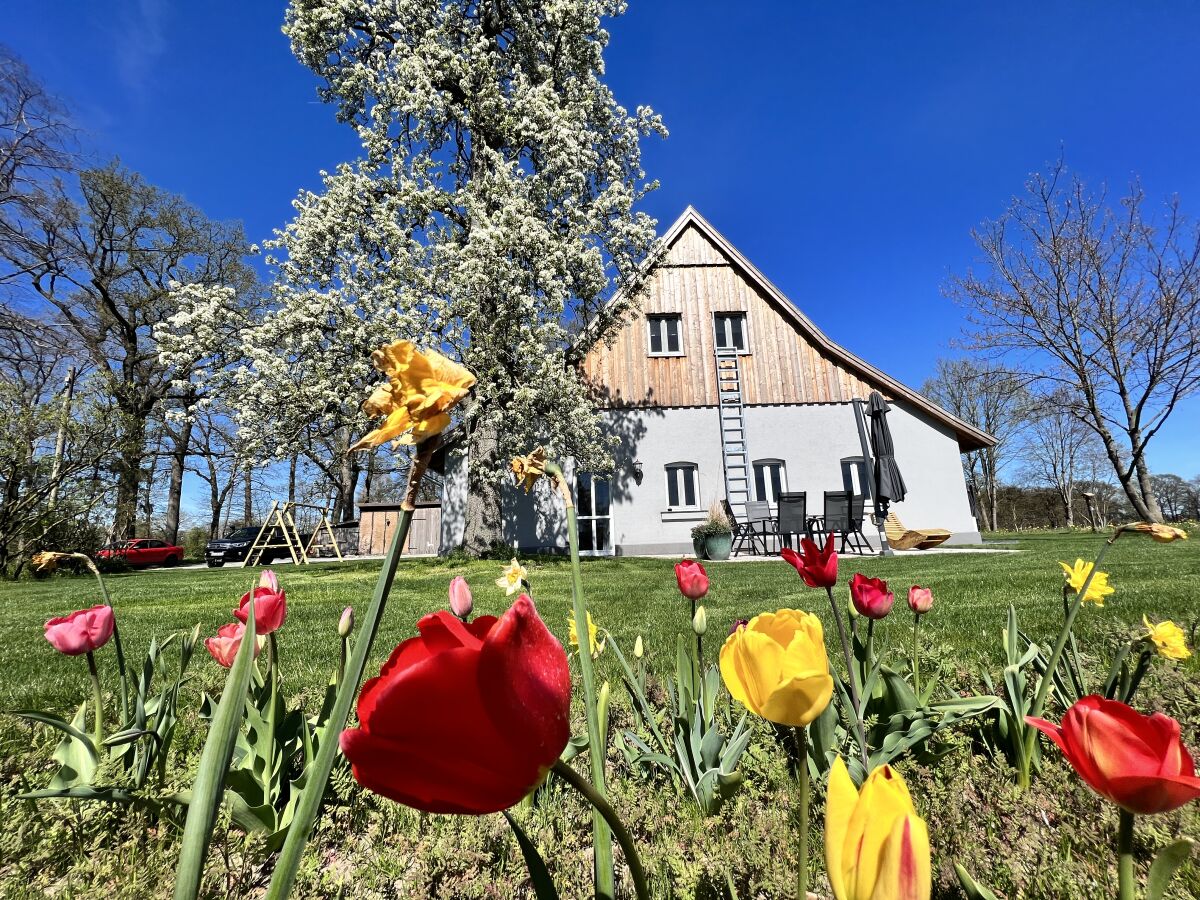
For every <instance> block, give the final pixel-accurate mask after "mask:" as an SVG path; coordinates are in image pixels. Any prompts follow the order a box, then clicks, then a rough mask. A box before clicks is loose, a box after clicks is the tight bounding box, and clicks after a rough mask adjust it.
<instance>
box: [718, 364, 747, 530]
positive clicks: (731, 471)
mask: <svg viewBox="0 0 1200 900" xmlns="http://www.w3.org/2000/svg"><path fill="white" fill-rule="evenodd" d="M717 415H718V416H720V419H721V460H722V462H723V463H724V466H725V498H726V499H727V500H728V501H729V506H730V507H731V508H732V509H733V514H734V516H736V517H737V519H738V520H739V521H743V520H744V519H745V516H746V504H747V503H748V502H749V500H750V455H749V453H748V452H747V449H746V411H745V409H744V408H743V406H742V371H741V364H740V363H739V362H738V354H737V351H736V350H717Z"/></svg>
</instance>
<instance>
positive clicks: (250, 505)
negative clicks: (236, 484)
mask: <svg viewBox="0 0 1200 900" xmlns="http://www.w3.org/2000/svg"><path fill="white" fill-rule="evenodd" d="M253 521H254V469H253V467H251V466H250V465H249V464H247V465H246V481H245V483H244V484H243V485H242V524H243V525H246V526H249V525H250V524H251V523H252V522H253Z"/></svg>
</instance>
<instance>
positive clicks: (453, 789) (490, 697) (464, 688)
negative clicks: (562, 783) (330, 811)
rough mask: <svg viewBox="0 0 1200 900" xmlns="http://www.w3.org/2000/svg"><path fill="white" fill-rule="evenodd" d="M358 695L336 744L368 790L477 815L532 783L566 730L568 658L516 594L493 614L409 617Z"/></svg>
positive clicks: (503, 805) (432, 808)
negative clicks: (407, 630)
mask: <svg viewBox="0 0 1200 900" xmlns="http://www.w3.org/2000/svg"><path fill="white" fill-rule="evenodd" d="M417 628H418V629H419V630H420V632H421V633H420V636H419V637H415V638H410V639H409V640H407V641H404V642H403V643H402V644H400V646H398V647H397V648H396V649H395V650H394V651H392V656H391V658H390V659H389V660H388V661H387V663H385V664H384V666H383V669H382V670H381V671H380V673H379V676H378V677H377V678H372V679H371V680H370V681H368V682H367V683H366V685H365V686H364V687H363V690H362V694H361V696H360V697H359V700H358V720H359V727H358V728H349V729H347V730H345V731H343V732H342V738H341V745H342V752H344V753H345V754H346V757H347V759H349V760H350V763H351V766H352V769H353V772H354V777H355V779H357V781H358V783H359V784H361V785H362V786H363V787H365V788H367V789H368V790H371V791H374V792H375V793H377V794H381V795H382V796H384V797H389V798H391V799H392V800H395V801H397V802H399V803H403V804H405V805H406V806H411V807H413V808H414V809H420V810H425V811H426V812H439V813H467V814H473V815H483V814H485V813H492V812H498V811H499V810H502V809H507V808H508V807H510V806H512V805H513V804H514V803H516V802H517V801H519V800H520V799H521V798H522V797H524V796H525V795H526V794H528V793H529V792H530V791H531V790H533V789H534V788H535V787H537V785H539V784H540V783H541V782H542V780H543V779H544V778H545V777H546V773H547V771H548V770H549V769H550V767H551V766H553V765H554V763H555V761H556V760H557V759H558V757H559V754H560V753H562V750H563V748H564V747H565V746H566V745H567V740H568V738H569V737H570V721H569V717H570V710H571V676H570V672H569V669H568V667H567V654H566V651H564V650H563V647H562V644H560V643H559V642H558V641H557V640H556V639H555V637H554V635H552V634H551V633H550V632H549V631H548V630H547V629H546V626H545V624H544V623H543V622H542V620H541V618H539V616H538V614H537V610H536V609H534V606H533V601H532V600H530V599H529V597H528V596H527V595H525V594H522V595H521V596H520V597H518V598H517V601H516V602H515V603H514V604H513V605H512V607H511V608H510V609H509V610H508V612H506V613H505V614H504V615H503V616H501V617H500V618H499V619H497V618H496V617H495V616H480V617H479V618H477V619H475V620H474V621H473V622H469V623H466V622H461V621H459V620H458V619H456V618H455V617H454V616H452V615H451V614H450V613H448V612H446V611H444V610H442V611H439V612H436V613H433V614H432V615H428V616H425V617H424V618H423V619H421V621H420V622H418V623H417Z"/></svg>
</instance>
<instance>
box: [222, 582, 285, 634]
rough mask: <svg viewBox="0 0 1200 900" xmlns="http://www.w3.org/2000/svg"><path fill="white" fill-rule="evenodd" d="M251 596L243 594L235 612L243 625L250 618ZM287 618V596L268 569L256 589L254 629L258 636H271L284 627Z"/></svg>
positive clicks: (234, 614)
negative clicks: (273, 632)
mask: <svg viewBox="0 0 1200 900" xmlns="http://www.w3.org/2000/svg"><path fill="white" fill-rule="evenodd" d="M249 604H250V594H249V593H246V594H242V602H241V603H240V604H238V608H237V609H235V610H234V611H233V616H234V618H235V619H237V620H238V621H239V622H241V623H242V624H243V625H244V624H245V623H246V619H247V618H249V612H248V606H249ZM286 618H287V594H286V593H284V592H283V591H281V590H280V589H279V579H277V578H276V577H275V573H274V572H272V571H271V570H270V569H267V570H266V571H265V572H263V573H262V577H260V578H259V580H258V587H256V588H255V589H254V628H255V631H256V632H257V633H258V634H263V635H266V634H270V633H271V632H272V631H278V630H279V629H280V628H282V627H283V622H284V620H285V619H286Z"/></svg>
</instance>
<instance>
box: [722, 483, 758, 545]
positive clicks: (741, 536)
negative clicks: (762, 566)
mask: <svg viewBox="0 0 1200 900" xmlns="http://www.w3.org/2000/svg"><path fill="white" fill-rule="evenodd" d="M721 506H723V507H724V508H725V517H726V518H727V519H729V527H730V528H732V529H733V547H732V551H731V552H732V553H733V554H734V555H735V556H736V555H737V554H738V553H741V552H742V550H743V549H744V548H745V546H746V543H747V542H749V544H750V552H751V554H753V555H755V556H757V555H758V551H757V540H756V536H755V534H754V529H753V528H751V527H750V523H749V522H741V521H738V517H737V516H736V515H734V513H733V506H732V504H730V502H729V498H728V497H726V498H725V499H724V500H722V501H721Z"/></svg>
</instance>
